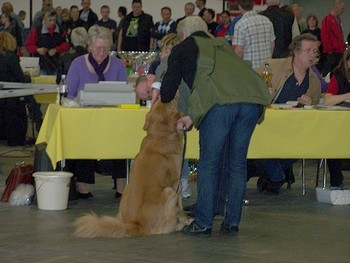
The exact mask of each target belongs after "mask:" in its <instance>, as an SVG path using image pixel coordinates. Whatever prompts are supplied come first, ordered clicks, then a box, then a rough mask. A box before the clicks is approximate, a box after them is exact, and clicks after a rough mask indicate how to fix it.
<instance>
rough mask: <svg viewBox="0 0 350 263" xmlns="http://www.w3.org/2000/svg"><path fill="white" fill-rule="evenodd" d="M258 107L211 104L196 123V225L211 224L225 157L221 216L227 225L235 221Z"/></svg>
mask: <svg viewBox="0 0 350 263" xmlns="http://www.w3.org/2000/svg"><path fill="white" fill-rule="evenodd" d="M262 110H263V106H261V105H259V104H251V103H235V104H225V105H215V106H213V107H212V108H211V109H210V110H209V112H208V113H207V114H206V115H205V117H204V118H203V120H202V122H201V124H200V126H199V145H200V153H199V165H198V180H197V190H198V199H197V203H196V222H197V223H198V224H199V225H200V226H202V227H207V228H212V223H213V219H214V213H215V212H216V211H215V210H216V204H217V200H218V192H219V191H218V190H219V183H220V173H222V172H223V169H222V164H223V161H222V158H225V159H226V158H227V181H226V183H227V189H228V191H227V203H226V214H225V219H224V220H225V223H227V224H229V225H230V226H238V225H239V222H240V220H241V211H242V205H243V198H244V193H245V190H246V181H247V151H248V146H249V142H250V138H251V135H252V133H253V131H254V128H255V125H256V123H257V121H258V119H259V117H260V115H261V113H262ZM225 144H227V145H226V148H225ZM225 161H226V160H225Z"/></svg>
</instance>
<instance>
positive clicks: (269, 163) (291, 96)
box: [257, 34, 321, 194]
mask: <svg viewBox="0 0 350 263" xmlns="http://www.w3.org/2000/svg"><path fill="white" fill-rule="evenodd" d="M317 48H318V43H317V38H316V37H315V36H313V35H311V34H302V35H299V36H297V37H295V38H294V39H293V40H292V43H291V44H290V47H289V49H290V51H291V56H290V57H288V58H283V59H270V60H268V61H267V62H268V63H269V66H270V69H271V72H272V96H273V101H272V102H273V103H286V102H287V101H299V102H300V103H302V104H307V105H311V104H317V103H318V101H319V98H320V95H321V87H320V81H319V80H318V78H317V76H316V75H315V73H314V72H313V71H312V70H311V69H310V68H311V66H312V65H313V64H314V61H315V57H316V55H317V52H318V50H317ZM263 69H264V66H262V67H260V68H259V69H258V73H260V74H261V73H262V71H263ZM257 162H258V165H261V166H262V167H263V169H264V171H265V172H266V173H267V175H268V177H267V178H264V180H261V182H262V187H261V188H259V190H262V191H265V190H266V191H267V192H268V193H271V194H279V192H280V190H281V187H282V186H283V184H284V183H285V182H286V170H289V169H290V168H291V166H292V165H293V163H295V162H296V160H288V159H262V160H258V161H257Z"/></svg>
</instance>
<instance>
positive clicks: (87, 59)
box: [67, 25, 127, 199]
mask: <svg viewBox="0 0 350 263" xmlns="http://www.w3.org/2000/svg"><path fill="white" fill-rule="evenodd" d="M88 35H89V36H88V50H89V53H88V54H85V55H82V56H80V57H77V58H75V59H74V60H73V62H72V64H71V66H70V68H69V71H68V74H67V86H68V98H69V99H74V98H75V97H76V96H77V95H78V92H79V91H80V90H82V89H84V85H85V84H86V83H98V82H100V81H127V75H126V71H125V67H124V64H123V62H122V61H121V60H120V59H118V58H116V57H111V56H110V55H109V50H110V47H111V46H112V44H113V40H112V32H111V31H110V30H109V29H107V28H105V27H101V26H97V25H94V26H92V27H91V28H90V29H89V32H88ZM111 166H112V167H113V171H112V176H113V177H114V178H116V179H117V193H116V197H120V196H121V193H122V191H123V188H124V185H125V182H126V180H125V178H126V160H113V161H112V165H111ZM67 167H68V169H69V170H70V171H72V172H73V173H74V175H75V176H76V179H77V190H78V198H82V199H88V198H92V197H93V196H92V194H91V193H90V188H89V184H93V183H94V182H95V179H94V171H95V161H94V160H68V161H67Z"/></svg>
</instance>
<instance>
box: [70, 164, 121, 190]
mask: <svg viewBox="0 0 350 263" xmlns="http://www.w3.org/2000/svg"><path fill="white" fill-rule="evenodd" d="M100 162H102V166H104V167H102V168H103V170H104V171H105V172H106V174H109V175H112V177H113V178H126V160H103V161H100ZM103 163H104V164H103ZM99 165H101V164H98V163H97V161H96V160H90V159H82V160H72V159H70V160H66V170H67V171H69V172H71V173H73V174H74V176H75V177H76V179H77V182H82V183H87V184H94V183H95V175H94V173H95V171H97V167H98V166H99Z"/></svg>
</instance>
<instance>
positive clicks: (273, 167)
mask: <svg viewBox="0 0 350 263" xmlns="http://www.w3.org/2000/svg"><path fill="white" fill-rule="evenodd" d="M258 161H259V162H260V163H261V164H262V166H263V168H264V170H265V172H266V173H267V174H268V175H269V179H270V180H271V181H272V182H279V181H282V180H284V179H285V178H286V173H285V170H286V169H288V168H289V167H291V166H292V165H293V164H294V163H296V162H297V159H261V160H258Z"/></svg>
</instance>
